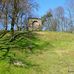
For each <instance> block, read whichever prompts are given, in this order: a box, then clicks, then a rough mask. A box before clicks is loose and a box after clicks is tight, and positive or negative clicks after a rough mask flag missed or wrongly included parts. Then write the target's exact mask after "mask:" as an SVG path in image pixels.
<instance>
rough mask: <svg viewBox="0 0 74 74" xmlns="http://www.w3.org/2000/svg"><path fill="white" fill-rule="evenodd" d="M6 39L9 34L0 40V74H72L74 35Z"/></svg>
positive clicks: (73, 69)
mask: <svg viewBox="0 0 74 74" xmlns="http://www.w3.org/2000/svg"><path fill="white" fill-rule="evenodd" d="M10 38H11V35H10V33H7V34H6V35H5V36H4V37H2V38H0V49H1V51H0V58H1V59H0V74H71V73H72V74H74V34H70V33H62V32H60V33H59V32H35V33H29V34H27V33H20V34H17V35H16V36H15V40H12V41H11V39H10ZM6 49H9V51H6ZM11 60H14V61H15V60H18V61H22V62H23V63H24V66H15V65H14V64H12V63H10V61H11ZM14 61H13V62H14Z"/></svg>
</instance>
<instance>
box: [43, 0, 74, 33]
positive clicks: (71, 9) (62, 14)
mask: <svg viewBox="0 0 74 74" xmlns="http://www.w3.org/2000/svg"><path fill="white" fill-rule="evenodd" d="M42 23H43V28H42V29H43V30H49V31H65V32H74V1H73V0H66V3H65V5H64V6H63V7H62V6H59V7H57V8H55V9H49V10H48V12H47V13H46V14H45V15H44V16H42Z"/></svg>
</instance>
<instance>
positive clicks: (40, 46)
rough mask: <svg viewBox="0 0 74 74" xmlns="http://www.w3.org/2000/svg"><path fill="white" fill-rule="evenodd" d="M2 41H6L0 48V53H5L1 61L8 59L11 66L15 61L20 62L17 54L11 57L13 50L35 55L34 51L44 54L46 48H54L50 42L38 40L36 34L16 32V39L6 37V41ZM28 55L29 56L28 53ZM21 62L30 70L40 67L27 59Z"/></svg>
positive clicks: (0, 58)
mask: <svg viewBox="0 0 74 74" xmlns="http://www.w3.org/2000/svg"><path fill="white" fill-rule="evenodd" d="M7 38H8V39H7ZM0 40H1V39H0ZM1 41H4V43H3V44H1V43H0V47H1V48H0V51H2V52H4V53H3V54H2V56H1V57H0V60H4V59H8V61H9V64H10V65H11V64H13V62H15V60H18V59H17V56H16V55H15V54H13V55H10V56H9V54H12V52H11V53H10V50H11V49H12V50H13V49H15V50H16V49H18V51H22V50H24V49H25V50H26V51H25V52H26V53H27V52H28V51H30V53H32V54H33V53H34V51H36V50H40V52H42V51H43V50H46V49H45V48H46V47H49V48H51V47H53V46H52V45H51V43H50V42H43V41H41V40H40V39H39V38H38V36H37V33H34V32H15V34H14V37H10V38H9V37H5V38H4V40H3V39H2V40H1ZM5 41H6V42H5ZM13 51H14V50H13ZM22 53H23V52H22ZM18 55H19V54H18ZM26 55H28V53H27V54H26ZM24 56H25V55H24ZM19 60H20V61H21V62H22V63H24V65H25V67H26V68H30V67H34V68H38V67H39V65H37V64H33V63H31V62H29V61H26V59H25V60H22V58H20V59H19ZM13 65H14V64H13ZM39 70H40V69H39ZM40 71H41V70H40Z"/></svg>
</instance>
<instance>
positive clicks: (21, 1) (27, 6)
mask: <svg viewBox="0 0 74 74" xmlns="http://www.w3.org/2000/svg"><path fill="white" fill-rule="evenodd" d="M37 7H38V4H37V2H36V1H35V0H0V27H2V29H3V30H4V31H7V30H8V29H9V28H10V31H11V33H12V35H13V34H14V30H15V28H16V30H18V31H19V30H23V29H26V30H28V24H27V19H28V17H32V16H34V15H33V14H34V11H35V10H36V9H37Z"/></svg>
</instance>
